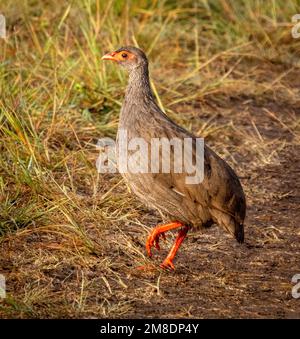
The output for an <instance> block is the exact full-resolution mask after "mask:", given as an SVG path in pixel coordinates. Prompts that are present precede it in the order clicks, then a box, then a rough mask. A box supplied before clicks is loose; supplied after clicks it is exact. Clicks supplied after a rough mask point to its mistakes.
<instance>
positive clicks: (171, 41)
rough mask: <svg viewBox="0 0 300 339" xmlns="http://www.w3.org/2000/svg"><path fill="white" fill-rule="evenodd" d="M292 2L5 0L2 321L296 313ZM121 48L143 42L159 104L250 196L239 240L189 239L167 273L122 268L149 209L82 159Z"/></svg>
mask: <svg viewBox="0 0 300 339" xmlns="http://www.w3.org/2000/svg"><path fill="white" fill-rule="evenodd" d="M297 9H298V12H299V1H296V0H295V1H288V2H287V1H281V0H277V1H275V0H273V1H272V0H270V1H255V0H253V1H246V0H242V1H239V2H237V1H226V0H222V1H221V0H220V1H209V0H208V1H207V0H205V1H204V0H203V1H200V0H199V1H189V0H184V1H146V0H140V1H134V0H132V1H119V0H115V1H110V0H105V1H102V0H101V1H100V0H97V1H92V0H82V1H79V0H75V1H73V2H71V3H70V4H67V3H66V4H60V6H57V5H55V2H49V3H48V2H46V3H45V2H42V1H30V0H28V1H24V2H20V5H18V6H16V5H15V2H14V1H12V0H7V1H4V3H3V6H2V8H1V10H2V12H3V13H4V14H5V16H6V18H7V24H8V37H7V39H6V40H3V39H0V75H1V76H0V93H1V96H0V148H1V153H0V236H1V237H0V257H1V260H0V273H3V274H4V275H5V276H6V278H7V289H8V291H7V298H6V299H5V300H3V301H1V302H0V317H3V318H10V317H21V318H30V317H43V318H53V317H157V316H161V317H266V316H268V317H299V316H300V303H299V301H298V300H294V299H292V297H291V295H290V292H291V287H292V286H291V283H290V281H291V277H292V276H293V275H294V274H295V273H300V272H299V269H300V268H299V260H298V259H299V255H300V245H299V244H300V231H299V227H298V223H299V211H298V206H299V178H298V177H299V137H300V133H299V121H300V117H299V113H300V93H299V88H300V81H299V66H300V64H299V60H298V59H299V47H300V39H298V40H297V39H293V38H292V37H291V27H292V24H291V17H292V16H293V15H294V14H295V13H297ZM128 43H130V44H136V45H139V46H141V47H143V49H144V50H145V51H147V53H148V55H149V58H150V61H151V74H152V79H153V84H154V86H155V89H156V92H157V93H158V96H157V99H158V100H159V102H160V104H161V105H163V107H164V109H165V111H166V112H167V114H169V115H170V116H171V117H172V118H173V119H174V120H176V121H177V122H178V123H180V124H181V125H183V126H185V127H186V128H188V129H190V130H192V131H193V132H194V133H196V134H197V135H199V136H200V135H201V136H204V137H205V138H206V142H207V143H208V144H209V145H211V146H212V147H213V148H214V149H215V150H216V151H217V152H218V153H219V154H220V155H221V156H223V157H224V158H225V159H226V160H227V161H228V162H229V163H230V164H232V166H233V167H234V168H235V169H236V170H237V172H238V173H239V175H240V177H241V178H242V182H243V185H244V188H245V191H246V194H247V200H248V219H247V225H246V236H247V241H246V245H245V246H243V247H242V248H241V247H239V246H237V245H235V244H234V242H233V241H232V240H231V239H230V238H228V237H227V236H226V235H224V233H222V232H221V231H219V230H218V229H217V228H214V229H211V230H209V231H208V232H207V233H205V234H199V233H194V234H191V235H190V236H189V238H188V240H187V242H186V244H185V245H184V246H183V248H182V251H181V253H180V255H179V257H178V260H177V271H176V273H168V272H162V271H160V269H157V268H154V269H153V270H152V271H149V272H148V273H146V272H143V271H137V270H136V269H135V267H136V266H138V265H141V264H145V263H149V260H148V259H147V258H146V257H145V252H144V248H143V245H144V241H145V237H146V235H147V232H148V230H149V229H150V227H152V226H153V225H155V224H156V223H157V222H159V221H160V218H159V215H157V214H155V212H153V211H150V210H147V209H145V208H144V206H142V205H141V204H140V203H139V202H138V201H137V200H136V199H135V197H133V196H131V195H130V193H129V192H128V191H127V188H126V187H125V185H124V183H123V182H122V180H121V177H120V176H119V175H100V174H98V173H97V171H96V167H95V161H96V158H97V149H96V147H95V145H96V141H97V139H98V138H100V137H103V136H114V135H115V133H116V129H117V123H118V112H119V109H120V105H121V102H122V96H123V92H124V88H125V85H126V75H125V74H124V73H123V72H122V71H121V70H119V69H118V68H116V67H113V66H111V65H108V64H104V63H101V61H100V56H101V55H102V54H103V53H104V52H106V51H111V50H114V49H116V48H117V47H119V46H120V45H124V44H128ZM171 240H172V236H170V237H169V240H168V241H167V243H166V244H165V246H164V248H165V249H167V248H168V247H170V244H171ZM165 251H166V250H162V253H160V259H162V257H163V255H164V254H165V253H166V252H165ZM155 262H156V263H157V262H158V261H157V260H156V261H155ZM297 270H298V271H297Z"/></svg>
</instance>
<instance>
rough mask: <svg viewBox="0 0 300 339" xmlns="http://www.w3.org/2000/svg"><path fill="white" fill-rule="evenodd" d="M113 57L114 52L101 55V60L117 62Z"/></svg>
mask: <svg viewBox="0 0 300 339" xmlns="http://www.w3.org/2000/svg"><path fill="white" fill-rule="evenodd" d="M115 55H116V53H115V52H112V53H107V54H105V55H103V57H102V58H101V60H113V61H117V60H116V58H115Z"/></svg>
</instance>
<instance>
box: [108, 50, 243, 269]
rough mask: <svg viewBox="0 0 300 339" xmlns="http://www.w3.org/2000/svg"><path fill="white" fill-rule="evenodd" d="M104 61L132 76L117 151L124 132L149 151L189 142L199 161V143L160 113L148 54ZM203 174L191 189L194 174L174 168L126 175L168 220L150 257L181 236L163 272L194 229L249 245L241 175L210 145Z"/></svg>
mask: <svg viewBox="0 0 300 339" xmlns="http://www.w3.org/2000/svg"><path fill="white" fill-rule="evenodd" d="M102 60H110V61H113V62H115V63H117V64H118V65H119V66H121V67H122V68H124V69H125V70H126V71H127V72H128V74H129V76H128V84H127V88H126V92H125V98H124V101H123V104H122V107H121V111H120V117H119V125H118V133H117V139H116V144H117V147H118V145H120V133H121V131H126V133H127V138H128V140H132V139H134V138H142V139H143V140H144V141H145V143H146V144H147V145H148V146H151V140H153V139H157V138H160V139H162V138H165V139H166V140H171V139H176V140H180V141H183V140H184V139H188V138H189V139H190V140H192V148H191V153H192V157H193V159H195V156H196V154H197V150H196V140H197V137H196V136H195V135H193V134H192V133H191V132H189V131H188V130H186V129H184V128H183V127H181V126H179V125H178V124H176V123H175V122H174V121H173V120H171V118H169V117H168V115H167V114H166V113H165V112H163V110H162V109H161V108H160V107H159V104H158V103H157V100H156V99H155V95H154V93H153V90H152V87H151V81H150V77H149V67H148V66H149V62H148V59H147V56H146V54H145V53H144V52H143V51H142V50H141V49H140V48H137V47H133V46H124V47H121V48H119V49H117V50H115V51H114V52H111V53H107V54H105V55H103V56H102ZM150 148H151V147H150ZM170 152H171V155H170V159H171V162H172V164H173V163H174V162H175V161H176V159H177V158H176V154H175V149H174V147H173V148H172V147H171V151H170ZM148 155H149V154H148V152H144V153H142V157H143V156H144V157H145V158H146V161H149V157H148ZM163 160H164V159H162V160H160V161H163ZM203 170H204V171H203V178H202V181H201V182H198V183H187V180H186V179H187V176H188V175H189V173H187V171H186V170H185V169H183V171H181V172H180V173H177V172H176V171H175V170H174V168H173V167H172V166H171V168H170V171H169V172H167V171H166V172H163V171H162V170H161V167H159V171H156V172H155V173H151V171H149V172H147V173H146V172H140V173H139V172H135V171H123V172H122V173H121V175H122V176H123V178H124V181H125V183H126V184H127V185H128V186H129V188H130V191H131V192H133V193H134V194H135V195H136V196H137V197H138V198H139V200H140V201H141V202H142V203H144V204H145V205H147V206H148V207H150V208H154V209H156V210H158V211H159V212H160V214H161V216H162V217H163V220H164V222H163V223H161V224H159V225H156V226H155V227H154V228H153V229H152V231H151V232H150V234H149V235H148V237H147V240H146V251H147V254H148V255H149V257H150V258H151V257H152V255H153V253H152V249H154V248H156V249H158V250H159V249H160V245H159V241H160V239H161V238H163V239H166V235H165V233H166V232H168V231H170V230H175V229H176V230H177V231H178V234H177V237H176V239H175V242H174V244H173V246H172V247H171V249H170V251H169V254H168V255H167V256H166V258H165V259H164V261H163V262H162V264H161V265H160V266H161V267H162V268H163V269H166V270H174V269H175V265H174V258H175V255H176V253H177V252H178V250H179V248H180V246H181V244H182V242H183V241H184V239H185V238H186V236H187V233H188V232H189V231H190V230H191V229H194V230H196V229H203V228H209V227H210V226H212V225H213V224H217V225H218V226H219V227H221V228H222V229H223V230H225V231H226V232H227V233H229V234H230V235H231V236H232V237H233V238H235V239H236V240H237V242H238V243H243V242H244V220H245V215H246V198H245V194H244V191H243V188H242V185H241V183H240V180H239V178H238V176H237V174H236V173H235V172H234V170H233V169H232V168H231V167H230V166H229V164H228V163H227V162H226V161H225V160H223V159H222V158H221V157H220V156H218V155H217V154H216V153H215V152H214V151H213V150H212V149H211V148H210V147H209V146H207V145H206V143H204V149H203ZM167 220H168V222H167V223H166V221H167Z"/></svg>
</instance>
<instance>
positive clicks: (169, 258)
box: [160, 226, 190, 270]
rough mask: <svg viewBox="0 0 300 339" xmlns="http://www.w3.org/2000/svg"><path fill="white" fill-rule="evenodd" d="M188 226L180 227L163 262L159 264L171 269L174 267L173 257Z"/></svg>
mask: <svg viewBox="0 0 300 339" xmlns="http://www.w3.org/2000/svg"><path fill="white" fill-rule="evenodd" d="M189 229H190V228H189V227H188V226H185V227H184V228H183V229H181V230H180V231H179V232H178V235H177V238H176V240H175V243H174V245H173V246H172V248H171V250H170V252H169V254H168V256H167V257H166V259H165V260H164V262H163V263H162V264H161V265H160V266H161V267H162V268H171V269H173V270H174V269H175V267H174V264H173V260H174V257H175V255H176V253H177V251H178V249H179V247H180V245H181V243H182V242H183V240H184V239H185V237H186V234H187V232H188V231H189Z"/></svg>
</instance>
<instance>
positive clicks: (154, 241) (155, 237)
mask: <svg viewBox="0 0 300 339" xmlns="http://www.w3.org/2000/svg"><path fill="white" fill-rule="evenodd" d="M181 226H183V224H182V223H181V222H179V221H175V222H172V223H170V224H166V225H161V226H157V227H155V228H154V229H153V231H152V232H151V234H150V235H149V237H148V239H147V242H146V250H147V253H148V255H149V257H150V258H151V257H152V251H151V248H152V247H153V246H155V247H156V249H158V250H160V247H159V237H160V236H162V237H163V239H164V240H165V239H166V236H165V234H164V233H165V232H167V231H169V230H172V229H174V228H178V227H181Z"/></svg>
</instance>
